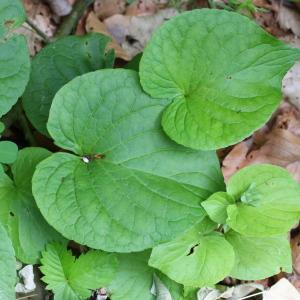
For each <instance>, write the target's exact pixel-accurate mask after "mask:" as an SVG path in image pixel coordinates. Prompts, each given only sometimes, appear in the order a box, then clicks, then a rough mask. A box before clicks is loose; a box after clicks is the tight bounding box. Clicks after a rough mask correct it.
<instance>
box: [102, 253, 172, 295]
mask: <svg viewBox="0 0 300 300" xmlns="http://www.w3.org/2000/svg"><path fill="white" fill-rule="evenodd" d="M148 259H149V252H148V251H147V252H141V253H131V254H119V255H118V261H119V267H118V270H117V272H116V276H115V277H114V279H113V280H112V281H111V282H110V283H109V285H108V286H107V290H108V293H109V297H110V299H111V300H138V299H143V300H154V299H155V297H154V296H153V295H152V294H151V292H150V290H151V286H152V283H153V273H154V270H153V269H152V268H151V267H149V266H148V264H147V261H148ZM174 300H176V299H174Z"/></svg>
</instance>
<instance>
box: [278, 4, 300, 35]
mask: <svg viewBox="0 0 300 300" xmlns="http://www.w3.org/2000/svg"><path fill="white" fill-rule="evenodd" d="M278 22H279V25H280V27H281V28H282V29H285V30H291V31H292V32H293V33H294V34H295V35H297V36H300V13H299V12H298V11H297V10H295V9H292V8H289V7H286V6H284V5H280V7H279V9H278Z"/></svg>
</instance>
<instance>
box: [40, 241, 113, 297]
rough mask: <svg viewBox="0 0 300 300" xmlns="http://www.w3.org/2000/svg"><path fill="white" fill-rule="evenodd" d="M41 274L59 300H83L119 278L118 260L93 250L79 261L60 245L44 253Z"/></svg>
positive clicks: (51, 245)
mask: <svg viewBox="0 0 300 300" xmlns="http://www.w3.org/2000/svg"><path fill="white" fill-rule="evenodd" d="M41 263H42V266H41V267H40V269H41V271H42V272H43V274H44V275H45V276H44V277H43V278H42V280H43V281H44V282H46V283H47V284H48V285H47V289H49V290H53V292H54V295H55V298H54V299H55V300H66V299H68V300H81V299H86V298H88V297H90V296H91V294H92V291H93V290H96V289H98V288H100V287H104V286H106V285H107V284H108V283H109V282H110V281H111V280H112V279H113V277H114V276H115V273H116V270H117V267H118V261H117V258H116V256H115V254H109V253H105V252H102V251H93V250H91V251H89V252H88V253H86V254H82V255H80V257H79V258H77V259H75V257H74V256H72V254H71V252H70V251H68V250H66V249H65V247H64V246H62V245H59V244H50V245H48V246H47V250H46V251H44V252H43V257H42V259H41Z"/></svg>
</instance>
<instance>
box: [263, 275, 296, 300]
mask: <svg viewBox="0 0 300 300" xmlns="http://www.w3.org/2000/svg"><path fill="white" fill-rule="evenodd" d="M299 299H300V294H299V293H298V291H297V290H296V288H295V287H294V286H293V285H292V284H291V283H290V282H289V281H288V280H287V279H286V278H282V279H280V280H279V281H278V282H277V283H276V284H275V285H273V286H272V287H271V288H270V290H268V291H265V292H264V295H263V300H299Z"/></svg>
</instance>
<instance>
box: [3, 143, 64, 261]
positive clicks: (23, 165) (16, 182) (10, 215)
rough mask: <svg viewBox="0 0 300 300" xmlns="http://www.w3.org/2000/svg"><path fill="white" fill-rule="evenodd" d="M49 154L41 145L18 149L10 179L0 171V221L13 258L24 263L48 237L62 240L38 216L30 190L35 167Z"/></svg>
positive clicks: (35, 257) (34, 257)
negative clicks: (14, 255)
mask: <svg viewBox="0 0 300 300" xmlns="http://www.w3.org/2000/svg"><path fill="white" fill-rule="evenodd" d="M50 154H51V153H50V152H49V151H47V150H45V149H42V148H25V149H22V150H20V151H19V153H18V158H17V160H16V161H15V163H14V164H13V165H12V175H13V180H12V179H11V178H10V177H8V176H7V175H6V174H5V173H0V221H2V223H3V224H4V225H5V226H6V227H7V228H8V233H9V235H10V238H11V240H12V243H13V246H14V249H15V252H16V256H17V258H18V259H19V260H21V261H22V262H24V263H28V264H33V263H36V262H38V260H39V258H40V255H41V251H42V250H44V248H45V245H46V244H47V243H48V242H49V241H55V240H58V241H63V238H62V236H61V235H60V234H59V233H58V232H56V231H55V230H54V229H53V228H52V227H51V226H49V224H48V223H47V222H46V221H45V220H44V218H43V217H42V215H41V213H40V211H39V210H38V208H37V206H36V203H35V201H34V198H33V196H32V192H31V178H32V174H33V172H34V170H35V167H36V165H37V164H38V163H39V162H40V161H41V160H43V159H45V158H46V157H48V156H49V155H50Z"/></svg>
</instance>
